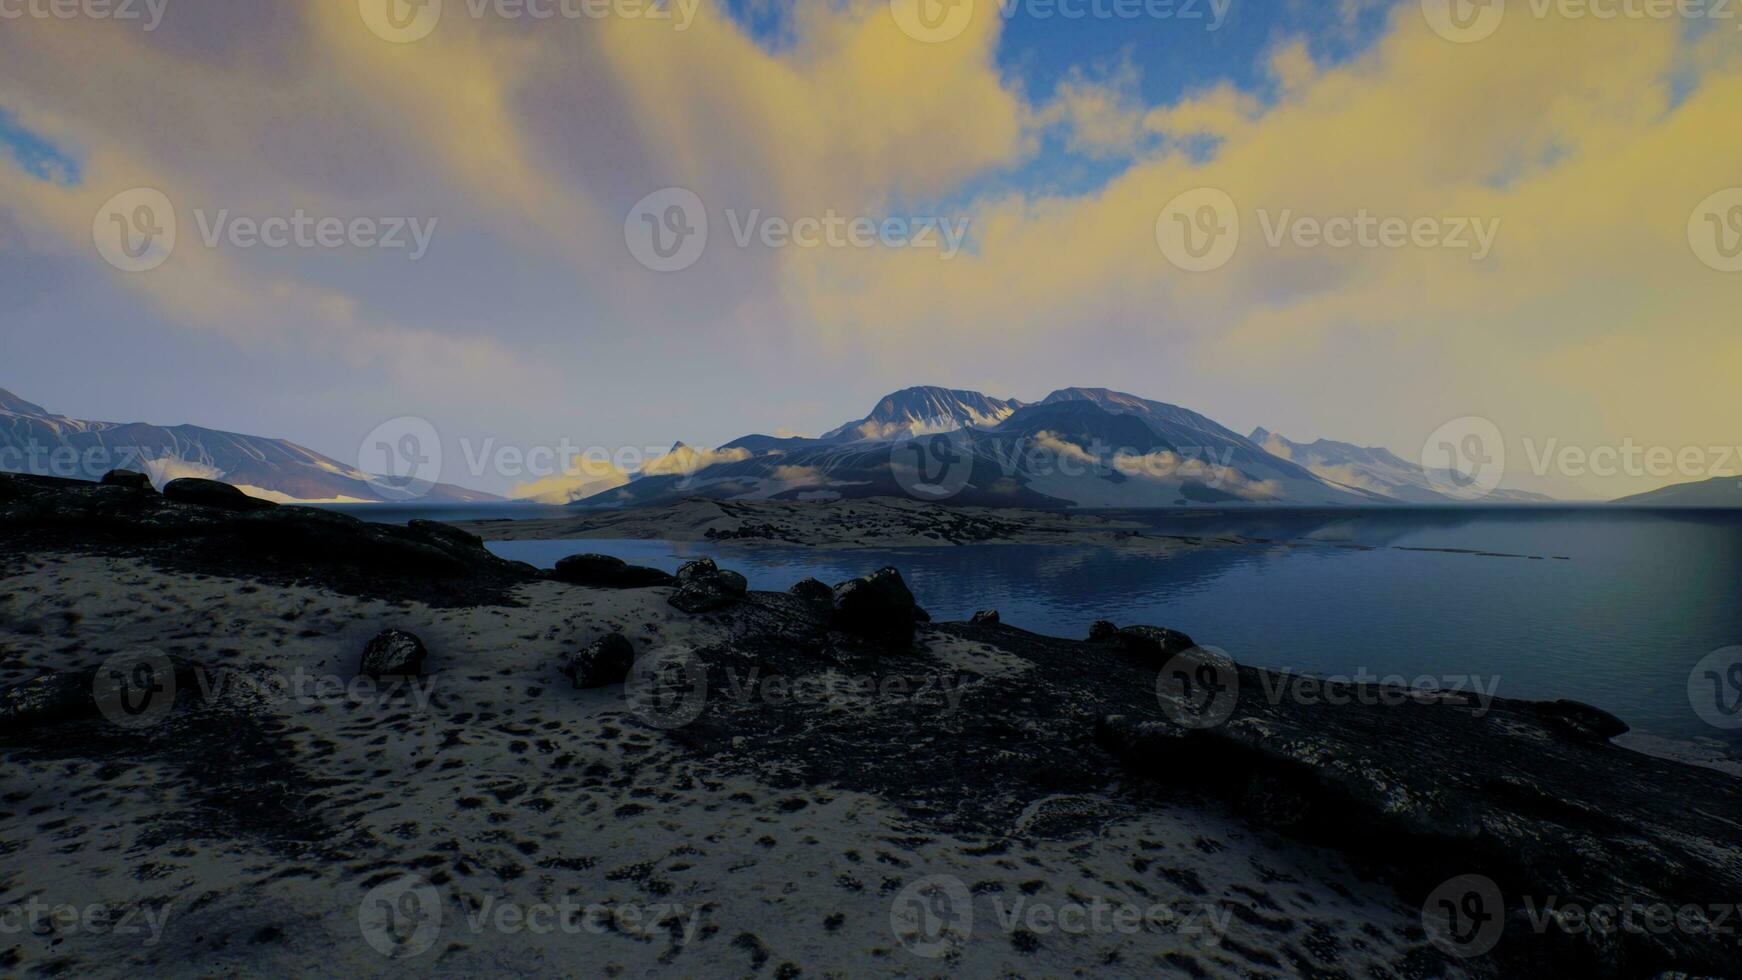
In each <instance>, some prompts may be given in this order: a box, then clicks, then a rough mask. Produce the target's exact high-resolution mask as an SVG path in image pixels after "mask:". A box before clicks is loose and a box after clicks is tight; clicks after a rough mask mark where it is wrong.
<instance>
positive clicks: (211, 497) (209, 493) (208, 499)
mask: <svg viewBox="0 0 1742 980" xmlns="http://www.w3.org/2000/svg"><path fill="white" fill-rule="evenodd" d="M163 497H164V499H165V500H173V501H175V502H176V503H178V504H194V505H196V506H199V507H216V508H219V509H221V510H266V509H267V508H270V507H276V506H278V505H277V504H275V503H273V502H272V501H270V500H261V499H259V498H258V497H250V496H248V495H247V494H245V493H243V492H242V491H240V490H238V489H236V488H235V487H233V486H231V485H229V484H228V483H219V482H218V481H217V480H200V479H196V478H193V477H184V478H183V479H180V480H171V481H169V482H168V483H166V484H164V485H163Z"/></svg>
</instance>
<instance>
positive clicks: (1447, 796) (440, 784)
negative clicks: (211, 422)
mask: <svg viewBox="0 0 1742 980" xmlns="http://www.w3.org/2000/svg"><path fill="white" fill-rule="evenodd" d="M114 482H115V483H116V485H112V486H97V485H94V484H84V483H70V482H66V481H55V480H48V479H42V478H27V477H9V476H0V542H3V543H4V548H3V549H0V575H3V576H4V588H0V688H3V690H0V759H3V764H0V971H3V972H5V973H7V974H11V975H26V976H49V975H59V974H65V973H77V974H80V975H86V974H89V975H98V976H108V975H123V974H133V973H138V972H142V971H149V972H150V973H152V974H166V975H177V976H180V975H186V976H212V975H234V974H259V973H266V972H281V971H282V972H291V971H296V972H303V971H309V970H316V969H318V970H321V971H322V972H328V971H331V972H343V973H345V974H349V975H366V976H373V975H400V974H402V973H403V972H405V971H408V970H416V971H417V972H419V973H424V974H434V975H443V976H446V975H453V976H460V975H466V976H473V975H480V974H487V975H494V974H498V973H507V974H513V975H540V976H544V975H552V974H571V975H573V974H581V975H595V974H602V975H629V974H636V975H641V974H651V973H654V972H658V973H661V974H664V973H668V972H670V973H677V974H680V975H707V976H717V975H726V976H775V977H797V976H807V975H808V976H856V975H863V974H865V973H868V972H876V973H880V974H892V975H900V976H941V975H955V974H968V975H1023V976H1061V975H1086V974H1089V973H1091V972H1092V973H1095V974H1097V975H1100V974H1108V975H1115V976H1133V977H1153V976H1156V975H1169V976H1177V975H1184V976H1194V977H1196V976H1202V977H1212V976H1213V977H1254V976H1257V977H1264V976H1278V977H1280V976H1321V977H1344V976H1346V977H1375V978H1379V977H1434V976H1544V975H1550V976H1552V975H1579V976H1585V975H1589V976H1597V977H1639V976H1654V975H1658V974H1660V973H1671V974H1673V973H1674V972H1676V971H1680V972H1681V973H1684V974H1690V975H1704V976H1722V975H1726V974H1733V973H1734V965H1735V964H1736V963H1737V962H1742V955H1739V954H1742V950H1739V949H1738V943H1737V932H1736V930H1737V928H1738V927H1739V925H1738V923H1737V922H1736V921H1735V917H1734V911H1735V906H1734V904H1733V903H1734V902H1736V901H1737V896H1739V895H1742V827H1739V826H1738V819H1739V818H1738V817H1737V814H1739V813H1742V788H1739V787H1742V784H1739V783H1737V781H1736V780H1735V779H1734V778H1733V777H1730V776H1728V775H1725V774H1722V773H1717V772H1713V771H1711V770H1706V769H1698V768H1694V767H1690V766H1685V765H1681V764H1678V763H1675V762H1671V761H1666V760H1661V759H1656V758H1650V757H1646V756H1643V755H1639V754H1637V753H1634V752H1631V751H1628V750H1626V749H1623V748H1619V747H1617V746H1615V745H1614V744H1612V743H1611V741H1610V739H1612V738H1613V737H1615V736H1616V735H1618V734H1620V733H1621V732H1622V731H1624V730H1625V726H1624V725H1621V724H1620V723H1619V722H1617V721H1616V720H1615V719H1613V718H1612V717H1610V716H1609V715H1607V714H1606V713H1604V712H1602V711H1601V710H1599V709H1597V708H1592V707H1589V706H1585V705H1579V704H1575V703H1572V702H1544V703H1538V702H1517V701H1505V700H1494V701H1491V702H1489V701H1485V700H1477V699H1474V698H1470V697H1465V696H1461V695H1456V694H1440V695H1436V696H1433V697H1426V696H1422V695H1419V694H1416V695H1411V694H1410V693H1409V692H1404V691H1401V690H1399V689H1391V688H1357V687H1350V686H1337V685H1331V686H1329V687H1325V686H1312V685H1311V684H1310V682H1303V681H1302V679H1300V678H1298V677H1297V678H1294V679H1293V680H1292V681H1291V682H1288V683H1285V682H1284V680H1283V679H1282V678H1279V677H1277V676H1275V675H1270V674H1267V673H1266V672H1263V671H1258V670H1254V669H1251V668H1248V667H1244V666H1241V665H1237V664H1234V663H1232V662H1230V661H1226V660H1225V658H1221V657H1220V656H1219V655H1216V654H1214V653H1213V652H1209V651H1204V650H1200V649H1199V648H1196V647H1195V646H1193V644H1192V641H1191V639H1190V638H1189V637H1186V636H1183V635H1182V634H1179V633H1177V632H1174V631H1171V630H1167V629H1164V628H1160V627H1148V626H1132V625H1127V626H1125V627H1123V628H1121V627H1118V626H1115V625H1113V624H1099V625H1098V626H1097V627H1096V629H1095V630H1094V631H1093V633H1092V634H1091V635H1090V636H1089V637H1086V638H1082V639H1063V638H1054V637H1046V636H1040V635H1036V634H1033V633H1027V632H1024V631H1021V630H1017V629H1014V628H1011V627H1007V626H1004V625H1001V624H1000V623H999V622H998V617H997V615H996V613H995V612H993V611H991V610H988V611H987V612H986V613H984V614H982V615H980V616H976V617H975V618H974V620H973V621H972V622H958V623H941V622H931V621H930V617H929V616H928V615H926V613H925V611H924V609H923V604H924V597H923V596H919V597H915V596H913V595H911V593H909V592H908V590H907V588H906V586H905V585H904V584H903V583H902V580H901V577H900V574H899V572H898V571H894V570H882V571H879V570H875V569H871V568H867V569H865V575H864V576H863V577H862V578H859V579H855V580H852V581H849V582H843V583H820V582H815V581H806V582H801V583H795V584H794V586H793V588H792V589H791V590H790V591H788V592H781V593H773V592H753V591H749V590H747V589H746V588H745V587H744V583H743V580H742V578H741V577H739V576H737V575H735V574H734V573H733V572H732V571H731V570H730V569H725V568H719V567H716V566H714V565H713V564H712V563H711V562H705V561H704V562H697V563H692V565H690V566H686V567H685V568H684V569H683V570H681V571H680V572H679V573H678V574H677V575H675V576H671V575H666V574H664V573H661V572H655V571H652V570H645V569H635V568H633V567H632V566H627V565H623V564H622V563H620V562H614V561H612V560H610V559H601V558H596V557H588V556H576V557H575V558H573V559H571V560H569V561H566V562H564V563H561V564H559V566H558V567H557V568H556V569H555V570H553V571H551V572H540V571H537V570H535V569H533V568H531V567H529V566H525V565H520V564H516V563H512V562H506V561H502V560H500V559H497V558H495V557H493V556H491V555H490V554H489V553H488V552H486V551H485V550H484V549H483V548H482V546H481V545H480V544H479V542H478V539H477V538H475V537H473V536H472V535H470V534H468V533H466V532H465V531H460V530H456V529H453V528H448V527H444V526H442V525H437V524H429V523H421V522H420V523H416V524H414V525H412V526H410V527H407V528H392V527H384V526H378V525H366V524H362V523H360V522H357V521H353V520H350V519H348V518H342V517H336V516H335V515H332V514H325V513H320V512H315V511H309V510H306V509H302V508H290V507H272V506H262V505H260V504H259V503H258V502H253V501H247V500H246V499H245V498H244V499H241V500H238V499H237V498H236V497H235V496H232V495H231V494H228V493H226V492H225V490H224V489H223V488H222V487H221V485H211V484H205V483H193V484H183V485H179V486H178V485H174V484H172V485H170V486H168V487H166V488H165V492H164V493H163V494H161V495H160V494H158V493H156V492H155V491H152V490H150V489H149V488H145V487H139V486H137V485H128V484H129V483H130V482H131V481H129V480H127V479H125V478H116V480H115V481H114ZM868 506H869V505H868ZM951 519H952V520H954V519H958V517H957V516H956V515H951ZM960 519H971V518H960ZM710 527H712V525H709V524H707V523H706V522H704V525H703V527H702V528H701V533H703V534H705V533H706V530H708V529H709V528H710ZM715 529H716V530H717V529H718V528H717V527H716V528H715ZM739 529H740V530H741V529H742V525H740V526H739ZM937 530H938V532H939V533H940V534H943V533H944V531H945V530H946V529H945V528H938V529H937ZM950 530H953V528H950ZM1127 530H1129V529H1127V528H1121V527H1118V526H1117V524H1116V522H1114V521H1111V520H1109V524H1108V526H1107V527H1106V528H1105V531H1106V533H1108V534H1119V533H1123V532H1125V531H1127ZM964 533H965V532H964ZM1303 683H1308V687H1302V686H1300V685H1301V684H1303ZM1605 910H1606V911H1605Z"/></svg>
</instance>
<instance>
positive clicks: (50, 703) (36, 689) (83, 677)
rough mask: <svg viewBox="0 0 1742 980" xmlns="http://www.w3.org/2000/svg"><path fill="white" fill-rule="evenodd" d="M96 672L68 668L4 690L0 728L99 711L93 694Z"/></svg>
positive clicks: (0, 699) (19, 727)
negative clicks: (92, 686)
mask: <svg viewBox="0 0 1742 980" xmlns="http://www.w3.org/2000/svg"><path fill="white" fill-rule="evenodd" d="M95 677H96V673H95V672H94V671H88V670H85V671H67V672H64V673H58V674H44V675H43V676H41V677H33V678H31V679H30V680H27V681H25V682H24V683H22V684H14V685H12V686H11V687H8V688H6V689H4V690H0V731H18V730H22V729H25V728H30V727H32V726H35V725H41V724H48V723H52V722H57V721H67V720H70V719H74V718H83V717H87V716H92V715H95V714H96V713H97V703H96V700H95V699H94V697H93V696H92V693H91V685H92V682H93V681H94V679H95Z"/></svg>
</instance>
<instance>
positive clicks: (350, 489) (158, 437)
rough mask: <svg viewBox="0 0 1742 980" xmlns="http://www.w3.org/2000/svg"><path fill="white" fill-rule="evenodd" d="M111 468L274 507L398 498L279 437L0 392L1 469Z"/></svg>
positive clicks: (457, 497) (86, 472)
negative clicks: (220, 484) (57, 410)
mask: <svg viewBox="0 0 1742 980" xmlns="http://www.w3.org/2000/svg"><path fill="white" fill-rule="evenodd" d="M112 469H130V470H137V471H139V472H142V473H144V474H146V475H147V476H149V477H150V478H151V480H152V482H153V483H156V484H157V485H159V486H162V485H163V484H165V483H167V482H169V481H170V480H174V479H177V478H179V477H204V478H207V479H213V480H222V481H224V482H225V483H230V484H233V485H235V486H237V487H239V488H241V490H242V491H243V492H244V493H247V494H249V495H250V496H254V497H261V498H264V499H267V500H276V501H279V502H301V503H315V502H334V503H343V502H357V503H378V502H380V501H383V500H394V499H401V498H403V496H404V494H403V493H398V492H397V491H395V490H394V488H393V484H391V483H390V482H388V481H386V480H385V479H383V478H382V477H378V476H375V475H373V474H369V473H365V472H363V471H362V470H359V469H357V468H356V467H354V466H347V465H345V464H344V463H341V462H339V461H338V460H335V459H331V458H329V457H326V456H323V455H321V454H320V453H317V452H315V451H314V450H312V449H308V448H305V447H303V446H299V445H297V444H296V443H294V442H289V441H287V440H284V439H266V438H262V437H260V436H248V435H241V434H239V433H235V432H222V431H219V430H217V429H206V428H201V427H200V426H197V425H175V426H160V425H147V424H145V423H141V422H91V421H87V420H84V419H74V418H68V417H67V416H65V415H55V414H53V413H51V412H50V411H48V410H47V409H45V408H43V407H42V406H41V405H37V404H35V403H33V402H28V401H25V400H24V399H22V398H19V397H18V396H17V395H14V394H12V393H11V392H9V391H6V390H4V389H0V470H6V471H10V472H14V473H35V474H39V475H42V476H61V477H68V478H71V479H82V480H98V479H102V477H103V474H104V473H107V472H108V471H109V470H112ZM396 493H397V496H396ZM422 499H424V500H428V501H431V502H441V503H477V502H484V501H491V500H500V499H501V498H500V497H496V496H493V495H491V494H487V493H480V492H478V491H476V490H467V489H465V488H464V487H456V486H451V485H449V484H443V483H438V484H435V485H434V486H431V487H430V488H429V490H428V492H427V493H425V494H424V495H423V496H422Z"/></svg>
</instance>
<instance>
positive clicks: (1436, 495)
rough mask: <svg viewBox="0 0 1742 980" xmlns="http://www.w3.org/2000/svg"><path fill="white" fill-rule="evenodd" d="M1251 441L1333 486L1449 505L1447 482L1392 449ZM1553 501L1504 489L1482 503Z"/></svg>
mask: <svg viewBox="0 0 1742 980" xmlns="http://www.w3.org/2000/svg"><path fill="white" fill-rule="evenodd" d="M1251 439H1252V441H1253V442H1255V443H1257V444H1259V445H1260V446H1263V447H1264V448H1265V449H1266V450H1268V451H1269V452H1271V453H1274V454H1275V455H1277V456H1281V457H1282V458H1284V459H1290V460H1293V461H1295V462H1297V463H1299V464H1301V465H1302V466H1305V467H1306V468H1307V469H1309V470H1312V471H1313V472H1314V473H1317V474H1318V475H1319V476H1321V477H1324V478H1325V479H1327V480H1330V481H1331V482H1333V483H1340V484H1342V485H1344V486H1348V487H1355V488H1357V489H1361V490H1367V491H1370V492H1372V493H1376V494H1379V495H1381V496H1383V497H1386V498H1389V499H1391V500H1396V501H1399V502H1401V503H1410V504H1438V503H1445V502H1446V501H1447V500H1448V499H1451V498H1449V497H1448V496H1447V495H1446V494H1445V493H1443V492H1441V490H1440V488H1441V487H1443V486H1445V485H1446V481H1445V479H1444V478H1441V479H1438V480H1436V479H1435V478H1434V476H1433V475H1432V474H1430V473H1429V472H1428V470H1427V469H1426V468H1425V467H1423V466H1422V465H1421V464H1420V463H1411V462H1409V461H1408V460H1406V459H1404V458H1402V457H1401V456H1398V455H1397V454H1396V453H1394V452H1392V451H1391V450H1389V449H1379V448H1372V447H1364V446H1357V445H1355V444H1354V443H1349V442H1333V441H1332V440H1330V439H1320V440H1319V441H1317V442H1307V443H1303V442H1294V441H1293V440H1290V439H1287V438H1284V437H1282V436H1279V435H1277V434H1276V433H1274V432H1271V431H1270V430H1268V429H1262V428H1260V429H1254V430H1252V436H1251ZM1553 500H1554V498H1553V497H1550V496H1547V495H1546V494H1540V493H1529V492H1527V491H1524V490H1500V489H1497V490H1495V491H1493V492H1492V493H1489V494H1488V495H1487V496H1485V497H1483V498H1482V502H1483V503H1502V504H1507V503H1511V504H1540V503H1549V502H1552V501H1553Z"/></svg>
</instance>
